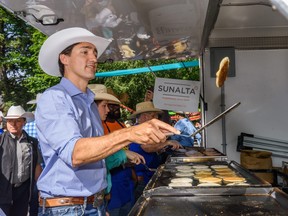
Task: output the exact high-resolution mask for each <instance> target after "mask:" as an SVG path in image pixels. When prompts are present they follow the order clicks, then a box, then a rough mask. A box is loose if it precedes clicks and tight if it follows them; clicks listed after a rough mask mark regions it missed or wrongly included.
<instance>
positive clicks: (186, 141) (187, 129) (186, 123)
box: [171, 118, 201, 147]
mask: <svg viewBox="0 0 288 216" xmlns="http://www.w3.org/2000/svg"><path fill="white" fill-rule="evenodd" d="M174 128H176V129H177V130H179V131H180V132H181V134H183V135H191V134H193V133H194V132H195V131H196V130H197V129H196V128H195V127H194V125H193V123H192V122H191V121H190V120H188V119H187V118H183V119H180V120H179V121H177V122H176V124H175V125H174ZM171 139H172V140H177V141H178V142H179V143H180V144H181V145H182V146H188V147H192V146H193V145H194V137H184V136H180V135H177V134H175V135H173V136H171ZM195 139H196V141H197V143H198V144H199V145H200V143H201V135H200V134H199V133H197V134H196V135H195Z"/></svg>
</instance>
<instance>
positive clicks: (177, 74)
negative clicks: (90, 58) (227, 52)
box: [93, 59, 200, 109]
mask: <svg viewBox="0 0 288 216" xmlns="http://www.w3.org/2000/svg"><path fill="white" fill-rule="evenodd" d="M191 60H192V59H187V61H191ZM175 62H178V60H175V59H174V60H149V61H143V60H137V61H126V62H114V63H113V64H111V63H109V64H108V63H107V64H100V65H99V66H98V73H101V72H103V71H110V70H111V71H113V70H120V69H122V70H123V69H127V70H129V68H139V67H147V66H152V65H161V64H169V63H175ZM156 77H162V78H171V79H184V80H194V81H199V80H200V76H199V68H198V67H193V68H182V69H177V70H167V71H163V72H157V73H153V72H151V73H143V74H135V75H128V76H117V77H108V78H96V79H95V80H94V81H93V83H102V84H105V85H106V86H107V87H108V88H111V89H112V90H113V92H114V93H115V94H116V95H117V96H118V97H120V98H121V96H122V95H123V94H125V93H126V94H128V96H129V100H128V101H127V102H125V103H124V104H125V105H127V106H128V107H131V108H132V109H134V108H135V106H136V104H137V103H139V102H142V101H143V100H144V95H145V92H146V89H147V88H148V87H150V86H153V85H154V82H155V78H156Z"/></svg>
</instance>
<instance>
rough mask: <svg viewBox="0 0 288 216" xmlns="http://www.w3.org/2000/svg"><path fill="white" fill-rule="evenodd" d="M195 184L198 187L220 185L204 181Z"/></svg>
mask: <svg viewBox="0 0 288 216" xmlns="http://www.w3.org/2000/svg"><path fill="white" fill-rule="evenodd" d="M197 186H199V187H219V186H221V184H217V183H208V182H205V183H200V184H198V185H197Z"/></svg>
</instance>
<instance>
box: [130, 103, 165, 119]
mask: <svg viewBox="0 0 288 216" xmlns="http://www.w3.org/2000/svg"><path fill="white" fill-rule="evenodd" d="M145 112H158V113H161V112H162V110H160V109H157V108H155V107H154V104H153V102H151V101H145V102H141V103H138V104H136V111H135V112H134V113H133V114H131V115H130V116H129V117H128V118H129V119H133V118H136V116H137V115H138V114H141V113H145Z"/></svg>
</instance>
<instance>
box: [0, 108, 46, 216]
mask: <svg viewBox="0 0 288 216" xmlns="http://www.w3.org/2000/svg"><path fill="white" fill-rule="evenodd" d="M33 118H34V116H33V113H28V112H25V111H24V109H23V108H22V107H21V106H11V107H10V108H9V110H8V112H7V115H6V116H5V120H6V122H7V125H6V127H7V131H6V132H4V133H3V134H2V135H1V136H0V158H1V160H0V182H1V184H0V209H1V210H2V211H3V212H4V213H5V215H6V216H10V215H11V216H26V215H27V213H28V204H29V200H30V197H31V191H32V189H33V185H34V181H35V180H36V179H37V178H38V176H39V174H40V172H41V166H40V163H41V156H40V155H39V152H38V141H37V139H35V138H33V137H30V136H29V135H28V134H27V133H26V132H25V131H24V130H23V126H24V125H25V123H26V122H29V121H30V120H32V119H33Z"/></svg>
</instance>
